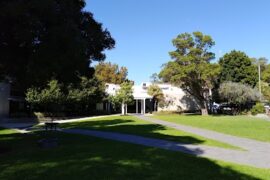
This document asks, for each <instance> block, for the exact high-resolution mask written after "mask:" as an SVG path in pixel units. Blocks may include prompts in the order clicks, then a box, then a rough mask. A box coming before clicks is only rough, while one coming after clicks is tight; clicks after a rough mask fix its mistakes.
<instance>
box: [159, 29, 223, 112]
mask: <svg viewBox="0 0 270 180" xmlns="http://www.w3.org/2000/svg"><path fill="white" fill-rule="evenodd" d="M172 42H173V45H174V46H175V47H176V50H175V51H172V52H170V55H171V58H172V60H171V61H169V62H168V63H166V64H165V65H164V67H163V69H162V71H161V72H160V74H159V75H160V77H161V78H162V80H163V81H165V82H170V83H172V84H175V85H179V86H180V87H181V88H183V89H184V90H185V91H186V92H188V93H189V94H190V95H192V96H193V97H194V98H196V99H197V101H198V103H199V105H200V107H201V111H202V114H208V111H207V103H208V95H207V94H208V91H209V89H211V88H212V86H213V82H214V80H215V77H216V76H217V74H218V73H219V66H218V65H217V64H211V63H210V61H211V60H213V59H214V57H215V54H214V53H213V52H211V51H209V50H210V49H211V47H212V46H213V45H214V44H215V43H214V41H213V39H212V38H211V36H208V35H204V34H203V33H201V32H193V33H192V34H189V33H184V34H180V35H178V36H177V37H176V38H175V39H173V41H172Z"/></svg>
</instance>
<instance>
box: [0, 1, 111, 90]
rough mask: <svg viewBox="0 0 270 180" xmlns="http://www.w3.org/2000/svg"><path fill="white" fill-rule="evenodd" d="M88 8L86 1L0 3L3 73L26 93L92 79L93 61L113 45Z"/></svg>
mask: <svg viewBox="0 0 270 180" xmlns="http://www.w3.org/2000/svg"><path fill="white" fill-rule="evenodd" d="M84 7H85V1H84V0H68V1H64V0H62V1H59V0H42V1H36V0H12V1H11V0H1V1H0V27H1V33H0V72H1V73H2V75H3V76H5V77H8V78H9V79H11V80H12V82H14V83H15V84H17V85H18V87H20V89H22V90H25V89H27V88H29V87H31V86H37V87H39V86H40V87H41V86H43V87H44V86H46V82H47V81H49V80H50V79H52V78H55V79H57V80H58V81H59V82H61V83H70V82H75V81H79V76H83V75H85V76H91V74H92V73H93V72H92V71H93V70H92V71H91V68H89V65H90V64H91V62H92V61H100V60H103V59H104V58H105V54H104V53H103V51H104V50H106V49H111V48H113V47H114V44H115V42H114V40H113V39H112V37H111V35H110V33H109V31H108V30H106V29H103V27H102V24H101V23H99V22H97V21H96V20H95V19H94V18H93V14H92V13H90V12H87V11H85V9H84Z"/></svg>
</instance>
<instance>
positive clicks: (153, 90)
mask: <svg viewBox="0 0 270 180" xmlns="http://www.w3.org/2000/svg"><path fill="white" fill-rule="evenodd" d="M147 94H149V95H150V96H153V100H154V111H155V110H157V107H158V105H159V103H164V101H165V98H164V94H163V91H162V89H161V88H160V87H159V86H158V85H157V84H152V85H150V86H149V87H148V89H147Z"/></svg>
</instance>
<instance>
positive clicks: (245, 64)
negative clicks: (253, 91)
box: [219, 50, 258, 87]
mask: <svg viewBox="0 0 270 180" xmlns="http://www.w3.org/2000/svg"><path fill="white" fill-rule="evenodd" d="M219 64H220V66H221V73H220V82H221V83H222V82H226V81H231V82H239V83H243V84H248V85H250V86H252V87H254V86H255V85H256V84H257V81H258V71H257V66H256V65H255V64H254V63H253V61H252V59H251V58H249V57H248V56H247V55H246V54H245V53H244V52H241V51H235V50H233V51H231V52H230V53H227V54H225V55H224V56H223V57H222V58H220V60H219Z"/></svg>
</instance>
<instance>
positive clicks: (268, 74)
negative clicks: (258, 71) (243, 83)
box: [261, 64, 270, 83]
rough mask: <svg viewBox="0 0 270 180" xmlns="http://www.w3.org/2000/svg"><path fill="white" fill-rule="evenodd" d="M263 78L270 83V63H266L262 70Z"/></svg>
mask: <svg viewBox="0 0 270 180" xmlns="http://www.w3.org/2000/svg"><path fill="white" fill-rule="evenodd" d="M261 78H262V80H263V81H265V82H267V83H270V64H268V65H266V67H265V70H264V71H262V76H261Z"/></svg>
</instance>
